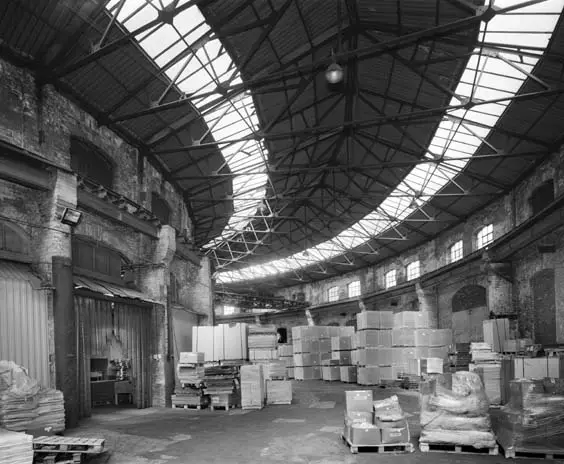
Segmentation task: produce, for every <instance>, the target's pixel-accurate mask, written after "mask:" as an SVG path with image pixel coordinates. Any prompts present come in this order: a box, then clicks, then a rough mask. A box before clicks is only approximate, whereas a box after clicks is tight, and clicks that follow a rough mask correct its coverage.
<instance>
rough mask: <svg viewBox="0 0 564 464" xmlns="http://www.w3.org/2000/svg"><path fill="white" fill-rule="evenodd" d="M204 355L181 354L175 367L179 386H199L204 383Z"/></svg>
mask: <svg viewBox="0 0 564 464" xmlns="http://www.w3.org/2000/svg"><path fill="white" fill-rule="evenodd" d="M204 359H205V355H204V353H194V352H181V353H180V356H179V360H178V364H177V365H176V375H177V377H178V381H179V382H180V385H181V386H182V385H196V386H198V385H200V384H201V383H202V382H203V381H204V375H205V372H204Z"/></svg>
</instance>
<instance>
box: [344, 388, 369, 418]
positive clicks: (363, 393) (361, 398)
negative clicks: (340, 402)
mask: <svg viewBox="0 0 564 464" xmlns="http://www.w3.org/2000/svg"><path fill="white" fill-rule="evenodd" d="M372 401H373V398H372V390H350V391H346V392H345V413H346V415H347V416H348V415H349V414H351V413H355V412H363V413H370V414H372Z"/></svg>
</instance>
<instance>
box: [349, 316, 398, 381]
mask: <svg viewBox="0 0 564 464" xmlns="http://www.w3.org/2000/svg"><path fill="white" fill-rule="evenodd" d="M356 321H357V328H358V332H357V333H356V334H355V338H356V340H355V346H356V356H355V357H356V361H357V363H358V371H357V382H358V383H359V384H360V385H378V384H380V381H381V378H382V372H384V374H385V375H386V376H390V375H391V374H390V373H389V371H390V370H391V368H392V364H393V359H392V350H391V346H392V337H391V332H392V327H393V313H392V312H391V311H365V312H361V313H358V314H357V315H356Z"/></svg>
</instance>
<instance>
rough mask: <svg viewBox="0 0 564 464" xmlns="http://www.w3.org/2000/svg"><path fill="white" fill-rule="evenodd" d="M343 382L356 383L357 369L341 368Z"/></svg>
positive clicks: (350, 367) (352, 367)
mask: <svg viewBox="0 0 564 464" xmlns="http://www.w3.org/2000/svg"><path fill="white" fill-rule="evenodd" d="M339 371H340V376H341V382H348V383H356V367H355V366H341V367H339Z"/></svg>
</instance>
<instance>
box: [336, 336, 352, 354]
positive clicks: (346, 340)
mask: <svg viewBox="0 0 564 464" xmlns="http://www.w3.org/2000/svg"><path fill="white" fill-rule="evenodd" d="M342 350H352V340H351V337H331V351H342Z"/></svg>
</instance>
